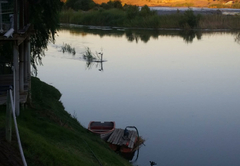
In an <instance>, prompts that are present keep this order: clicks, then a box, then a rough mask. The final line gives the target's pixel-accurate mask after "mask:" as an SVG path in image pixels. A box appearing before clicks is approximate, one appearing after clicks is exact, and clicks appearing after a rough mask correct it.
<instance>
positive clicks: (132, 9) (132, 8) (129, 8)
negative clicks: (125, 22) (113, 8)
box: [124, 5, 139, 19]
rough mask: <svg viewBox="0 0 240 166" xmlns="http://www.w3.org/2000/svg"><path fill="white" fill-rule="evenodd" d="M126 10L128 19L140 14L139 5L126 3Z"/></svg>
mask: <svg viewBox="0 0 240 166" xmlns="http://www.w3.org/2000/svg"><path fill="white" fill-rule="evenodd" d="M124 10H125V11H126V12H127V18H128V19H133V18H135V17H136V16H137V15H138V14H139V7H138V6H136V5H125V6H124Z"/></svg>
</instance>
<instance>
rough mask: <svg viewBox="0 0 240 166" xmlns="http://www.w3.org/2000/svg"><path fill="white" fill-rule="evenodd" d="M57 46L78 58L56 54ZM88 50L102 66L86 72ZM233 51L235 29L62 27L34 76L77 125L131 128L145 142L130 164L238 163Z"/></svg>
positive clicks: (238, 79) (238, 89)
mask: <svg viewBox="0 0 240 166" xmlns="http://www.w3.org/2000/svg"><path fill="white" fill-rule="evenodd" d="M63 44H69V45H70V46H71V48H74V49H75V52H76V54H75V55H72V54H70V53H66V52H65V53H62V51H61V48H62V46H63ZM87 48H89V49H90V50H91V51H92V52H94V53H95V52H102V53H103V59H104V60H106V62H103V63H102V66H101V64H99V63H91V64H90V65H89V67H87V63H86V61H85V60H84V59H83V54H84V52H85V51H86V49H87ZM239 52H240V34H239V33H238V32H209V31H207V32H189V33H186V32H181V31H141V30H137V31H133V30H124V29H121V30H115V31H113V30H108V31H103V30H91V29H78V28H71V29H68V28H63V29H61V30H60V31H59V32H58V36H57V37H56V42H55V44H49V46H48V50H47V51H46V56H45V57H44V58H43V64H44V65H43V66H38V77H39V78H40V79H41V80H42V81H44V82H46V83H48V84H51V85H53V86H54V87H56V88H57V89H59V90H60V92H61V93H62V98H61V101H62V103H63V105H64V106H65V109H66V110H67V111H68V112H69V113H70V114H72V115H73V116H74V117H77V119H78V120H79V122H80V123H81V124H82V125H83V126H85V127H87V126H88V123H89V122H90V121H92V120H98V121H115V122H116V127H117V128H125V127H126V126H129V125H133V126H136V127H137V128H138V130H139V133H140V135H141V136H142V137H143V138H144V139H145V140H146V141H145V146H142V147H141V149H140V153H139V157H138V160H137V161H136V162H135V163H134V165H136V166H137V165H138V166H149V165H150V163H149V161H154V162H156V163H157V165H163V166H215V165H216V166H226V165H231V166H237V165H239V164H240V158H239V154H240V141H239V140H240V130H239V126H240V120H239V119H240V111H239V110H240V102H239V99H240V74H239V71H240V65H239V64H240V54H239Z"/></svg>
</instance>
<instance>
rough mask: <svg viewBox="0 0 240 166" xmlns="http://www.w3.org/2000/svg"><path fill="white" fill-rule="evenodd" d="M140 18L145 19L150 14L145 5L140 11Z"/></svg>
mask: <svg viewBox="0 0 240 166" xmlns="http://www.w3.org/2000/svg"><path fill="white" fill-rule="evenodd" d="M139 14H140V16H142V17H146V16H149V15H151V14H152V12H151V10H150V8H149V7H148V6H147V5H144V6H143V7H142V8H141V10H140V13H139Z"/></svg>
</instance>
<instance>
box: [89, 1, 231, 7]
mask: <svg viewBox="0 0 240 166" xmlns="http://www.w3.org/2000/svg"><path fill="white" fill-rule="evenodd" d="M93 1H94V2H95V3H98V4H101V3H106V2H108V1H109V0H93ZM121 2H122V4H129V5H137V6H144V5H148V6H172V7H175V6H179V7H180V6H192V7H193V6H194V7H208V6H210V5H212V4H223V3H226V2H227V0H225V2H224V1H221V2H220V1H215V0H121Z"/></svg>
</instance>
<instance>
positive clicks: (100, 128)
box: [88, 121, 115, 134]
mask: <svg viewBox="0 0 240 166" xmlns="http://www.w3.org/2000/svg"><path fill="white" fill-rule="evenodd" d="M114 129H115V122H113V121H110V122H98V121H91V122H90V123H89V125H88V130H89V131H91V132H93V133H96V134H107V133H111V132H113V130H114Z"/></svg>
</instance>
